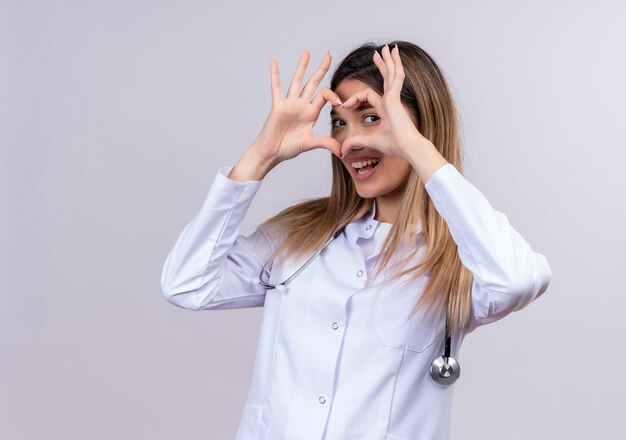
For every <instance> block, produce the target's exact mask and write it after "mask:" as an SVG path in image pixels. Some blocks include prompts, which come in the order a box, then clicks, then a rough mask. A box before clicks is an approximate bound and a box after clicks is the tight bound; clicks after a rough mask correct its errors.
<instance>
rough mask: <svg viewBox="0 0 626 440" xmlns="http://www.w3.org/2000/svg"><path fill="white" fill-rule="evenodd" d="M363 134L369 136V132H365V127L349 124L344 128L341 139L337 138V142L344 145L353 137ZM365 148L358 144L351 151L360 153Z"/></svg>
mask: <svg viewBox="0 0 626 440" xmlns="http://www.w3.org/2000/svg"><path fill="white" fill-rule="evenodd" d="M361 134H363V135H364V134H367V131H366V130H365V127H363V126H361V125H360V124H349V125H347V126H346V127H344V129H343V131H342V133H341V136H340V137H339V138H337V140H338V141H339V142H340V143H342V144H343V143H344V142H345V140H346V139H348V138H350V137H352V136H357V135H361ZM364 148H365V147H363V146H361V145H359V144H356V145H353V146H352V148H351V150H354V151H360V150H363V149H364Z"/></svg>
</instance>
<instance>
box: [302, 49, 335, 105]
mask: <svg viewBox="0 0 626 440" xmlns="http://www.w3.org/2000/svg"><path fill="white" fill-rule="evenodd" d="M331 59H332V57H331V56H330V52H326V54H325V55H324V59H323V60H322V64H321V65H320V67H319V68H318V69H317V70H316V71H315V73H314V74H313V76H311V78H309V80H308V81H307V82H306V84H305V85H304V89H302V93H300V96H302V97H303V98H307V99H308V100H311V96H313V93H315V89H317V86H319V84H320V81H322V78H324V75H326V72H328V69H329V68H330V61H331Z"/></svg>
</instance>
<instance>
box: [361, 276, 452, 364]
mask: <svg viewBox="0 0 626 440" xmlns="http://www.w3.org/2000/svg"><path fill="white" fill-rule="evenodd" d="M427 281H428V276H425V277H422V278H421V279H420V280H418V281H417V282H416V283H413V284H409V285H408V286H407V287H404V288H401V289H400V288H395V289H394V288H390V289H385V291H384V292H381V294H380V297H379V303H378V305H377V307H376V310H375V312H374V322H373V326H374V329H375V331H376V334H377V335H378V338H379V339H380V342H381V343H382V344H383V345H386V346H389V347H394V348H397V349H401V350H409V351H414V352H418V353H419V352H422V351H424V350H425V349H426V348H427V347H428V346H430V345H431V344H432V343H433V342H434V341H435V339H436V337H437V334H438V332H439V330H440V327H441V321H440V320H437V319H436V318H435V308H433V309H431V311H430V313H428V314H425V313H424V311H423V309H421V308H420V309H418V311H417V313H416V314H415V315H414V316H413V317H412V318H411V319H410V320H408V321H407V319H408V317H409V314H410V313H411V310H413V306H414V305H415V303H416V302H417V300H418V299H419V297H420V295H421V293H422V291H423V288H424V286H425V284H426V282H427ZM441 328H443V327H441Z"/></svg>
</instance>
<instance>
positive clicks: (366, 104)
mask: <svg viewBox="0 0 626 440" xmlns="http://www.w3.org/2000/svg"><path fill="white" fill-rule="evenodd" d="M371 108H374V106H373V105H372V104H370V103H369V102H362V103H361V104H360V105H359V106H358V107H357V108H355V109H354V111H355V112H362V111H363V110H369V109H371ZM338 114H339V113H337V111H336V110H335V108H334V107H333V108H332V109H331V110H330V115H331V116H337V115H338Z"/></svg>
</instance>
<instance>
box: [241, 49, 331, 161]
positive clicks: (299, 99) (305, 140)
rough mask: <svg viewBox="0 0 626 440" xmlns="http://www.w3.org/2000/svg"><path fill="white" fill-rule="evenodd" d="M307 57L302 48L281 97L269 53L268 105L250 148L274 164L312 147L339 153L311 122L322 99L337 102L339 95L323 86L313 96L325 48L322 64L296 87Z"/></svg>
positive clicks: (324, 65)
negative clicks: (261, 126)
mask: <svg viewBox="0 0 626 440" xmlns="http://www.w3.org/2000/svg"><path fill="white" fill-rule="evenodd" d="M309 58H310V53H309V51H308V50H306V49H305V51H304V53H303V54H302V56H301V57H300V61H299V63H298V68H297V69H296V71H295V73H294V76H293V78H292V80H291V84H290V85H289V90H288V91H287V96H286V97H285V96H283V94H282V91H281V86H280V79H279V75H278V63H277V62H276V60H275V59H273V58H272V57H270V73H271V87H272V108H271V110H270V113H269V115H268V117H267V119H266V120H265V123H264V124H263V128H262V129H261V132H260V133H259V135H258V136H257V138H256V139H255V140H254V142H253V143H252V145H251V146H250V148H252V149H254V150H255V152H256V154H257V155H258V156H259V157H262V158H264V159H266V160H268V161H271V162H273V163H275V164H277V163H279V162H282V161H283V160H288V159H292V158H294V157H296V156H297V155H299V154H300V153H303V152H305V151H309V150H312V149H314V148H326V149H327V150H329V151H330V152H332V153H333V154H335V155H337V156H339V155H340V154H341V144H340V143H339V142H338V141H337V140H336V139H334V138H332V137H331V136H318V135H315V134H314V133H313V125H314V124H315V122H316V121H317V118H318V117H319V114H320V112H321V110H322V108H323V107H324V105H325V104H326V101H330V102H331V104H333V105H341V100H340V99H339V96H338V95H337V94H336V93H335V92H333V91H332V90H330V89H329V88H328V87H323V88H322V89H321V90H320V91H319V92H318V93H317V95H315V96H314V97H313V94H314V93H315V90H316V89H317V86H318V85H319V83H320V82H321V81H322V79H323V78H324V75H326V72H328V69H329V67H330V61H331V56H330V53H329V52H326V54H325V55H324V59H323V60H322V64H321V65H320V67H319V68H318V69H317V71H316V72H315V73H314V74H313V75H312V76H311V78H310V79H309V80H308V81H307V83H306V84H305V85H304V88H303V89H302V91H300V87H301V84H302V80H303V78H304V73H305V71H306V68H307V65H308V63H309Z"/></svg>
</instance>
